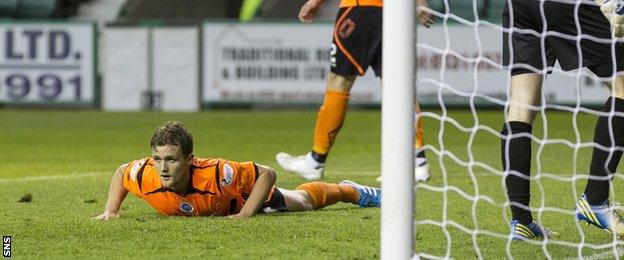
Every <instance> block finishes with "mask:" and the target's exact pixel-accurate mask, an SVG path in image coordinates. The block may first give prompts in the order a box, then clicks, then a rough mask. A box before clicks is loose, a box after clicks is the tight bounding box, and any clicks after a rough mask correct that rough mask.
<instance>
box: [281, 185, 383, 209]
mask: <svg viewBox="0 0 624 260" xmlns="http://www.w3.org/2000/svg"><path fill="white" fill-rule="evenodd" d="M280 191H281V192H282V194H283V195H284V200H285V202H286V208H287V209H288V211H307V210H315V209H320V208H323V207H326V206H329V205H333V204H335V203H338V202H347V203H352V204H357V205H360V206H361V207H379V206H380V203H381V189H379V188H373V187H368V186H364V185H360V184H357V183H354V182H352V181H342V182H341V183H339V184H334V183H326V182H309V183H304V184H302V185H300V186H298V187H297V188H295V190H284V189H280Z"/></svg>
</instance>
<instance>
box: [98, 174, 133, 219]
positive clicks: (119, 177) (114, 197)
mask: <svg viewBox="0 0 624 260" xmlns="http://www.w3.org/2000/svg"><path fill="white" fill-rule="evenodd" d="M126 167H128V164H123V165H121V166H119V168H117V172H115V175H113V178H112V179H111V184H110V187H109V189H108V201H107V202H106V209H105V210H104V213H102V214H100V215H97V216H95V217H92V218H91V219H97V220H109V219H112V218H118V217H119V208H120V207H121V203H122V202H123V201H124V199H125V198H126V195H127V194H128V190H126V188H124V186H123V173H124V171H125V170H126Z"/></svg>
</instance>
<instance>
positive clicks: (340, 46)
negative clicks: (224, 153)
mask: <svg viewBox="0 0 624 260" xmlns="http://www.w3.org/2000/svg"><path fill="white" fill-rule="evenodd" d="M380 50H381V8H379V7H354V8H341V9H340V11H339V12H338V15H337V17H336V24H335V26H334V32H333V41H332V50H331V53H330V54H331V55H330V63H331V69H330V70H331V73H330V74H329V76H328V78H327V85H326V92H325V99H324V100H323V105H322V106H321V108H320V110H319V112H318V116H317V119H316V125H315V129H314V144H313V146H312V150H311V151H310V152H309V153H307V154H306V155H301V156H292V155H290V154H287V153H279V154H277V156H276V160H277V162H278V164H279V165H280V166H282V167H283V168H284V169H286V170H287V171H289V172H293V173H296V174H298V175H300V176H302V177H303V178H305V179H307V180H318V179H320V178H322V174H323V171H324V164H325V160H326V159H327V155H328V153H329V151H330V150H331V148H332V145H333V143H334V141H335V140H336V137H337V135H338V132H339V131H340V128H341V127H342V124H343V123H344V120H345V115H346V112H347V108H348V102H349V91H350V90H351V87H352V86H353V82H354V81H355V78H356V75H364V73H365V72H366V69H367V68H368V67H369V65H370V64H371V63H372V62H373V61H376V59H377V56H376V55H375V54H377V53H378V52H380ZM376 72H377V71H376Z"/></svg>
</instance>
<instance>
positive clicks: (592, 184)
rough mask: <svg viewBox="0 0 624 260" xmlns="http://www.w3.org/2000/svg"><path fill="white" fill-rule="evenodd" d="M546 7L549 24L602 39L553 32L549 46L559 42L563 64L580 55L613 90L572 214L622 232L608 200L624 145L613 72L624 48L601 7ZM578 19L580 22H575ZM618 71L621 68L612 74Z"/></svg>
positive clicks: (620, 81) (572, 65)
mask: <svg viewBox="0 0 624 260" xmlns="http://www.w3.org/2000/svg"><path fill="white" fill-rule="evenodd" d="M547 8H548V10H546V11H548V12H550V13H556V14H559V15H556V16H553V18H552V19H550V20H549V21H548V24H549V28H552V29H553V30H555V31H557V32H560V33H562V34H566V35H578V34H580V33H582V34H583V35H590V36H592V37H594V38H598V39H602V40H606V41H594V40H592V39H587V40H583V41H578V42H577V41H569V40H564V39H562V38H557V37H551V39H549V41H552V42H553V43H552V44H551V45H552V46H555V44H556V45H557V46H558V47H557V48H556V49H555V50H554V51H555V53H556V55H557V58H558V59H559V63H560V64H561V67H562V68H563V69H565V70H568V69H576V68H578V64H579V63H581V62H579V59H581V58H582V64H583V66H587V68H588V69H589V70H590V71H592V72H593V73H594V74H595V75H596V76H598V77H600V78H602V79H603V80H604V82H605V83H607V85H609V86H610V87H611V95H610V97H609V98H607V100H606V102H605V104H604V106H603V109H602V112H603V113H602V114H601V115H599V116H598V120H597V122H596V126H595V130H594V142H595V143H596V144H597V145H596V146H595V147H594V149H593V154H592V159H591V163H590V170H589V175H590V178H589V180H588V182H587V186H586V188H585V191H584V193H583V194H582V195H581V198H580V199H579V200H578V202H577V204H576V208H577V215H576V217H577V218H578V219H579V220H583V221H587V222H588V223H591V224H594V225H596V226H598V227H600V228H602V229H605V230H608V231H610V232H614V233H616V235H618V236H624V221H622V220H621V218H620V216H619V215H618V214H617V212H616V211H615V210H614V209H613V208H612V207H610V202H609V185H610V179H611V177H612V176H613V174H614V173H615V171H616V168H617V165H618V163H619V161H620V158H621V156H622V152H621V151H620V150H619V149H618V147H621V146H623V145H624V140H623V137H624V117H622V116H621V115H622V113H624V78H623V76H622V75H617V74H618V73H621V71H623V70H624V48H623V47H622V45H621V44H616V45H615V46H612V44H611V30H610V24H609V22H608V20H607V19H606V18H605V17H604V16H603V15H600V14H601V11H600V8H599V7H598V6H596V5H594V4H593V3H591V4H587V3H581V5H580V6H576V5H575V4H574V3H571V4H565V3H550V4H549V6H548V7H547ZM576 21H579V24H578V25H577V22H576ZM550 25H553V26H550ZM579 29H580V32H579ZM554 41H558V42H557V43H554ZM579 44H580V46H578V45H579ZM579 47H580V48H579ZM578 50H581V52H582V53H581V55H578ZM613 54H615V55H613ZM614 68H615V69H614ZM617 71H619V72H618V73H616V72H617ZM614 75H616V77H613V76H614Z"/></svg>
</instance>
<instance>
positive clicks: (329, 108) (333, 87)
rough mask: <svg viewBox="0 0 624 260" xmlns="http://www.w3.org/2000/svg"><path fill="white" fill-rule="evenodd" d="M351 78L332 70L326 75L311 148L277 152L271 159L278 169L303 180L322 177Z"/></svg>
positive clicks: (338, 127)
mask: <svg viewBox="0 0 624 260" xmlns="http://www.w3.org/2000/svg"><path fill="white" fill-rule="evenodd" d="M355 77H356V76H355V75H352V76H340V75H338V74H335V73H330V74H329V75H328V77H327V87H326V91H325V98H324V100H323V105H321V108H320V109H319V112H318V114H317V117H316V125H315V127H314V145H313V147H312V151H310V152H308V153H307V154H305V155H299V156H293V155H290V154H287V153H284V152H282V153H278V154H277V155H276V156H275V159H276V160H277V162H278V164H279V165H280V166H281V167H282V168H284V169H285V170H287V171H289V172H294V173H296V174H298V175H299V176H301V177H303V178H305V179H307V180H318V179H320V178H322V176H323V170H324V166H325V160H326V159H327V154H328V153H329V150H330V149H331V147H332V146H333V144H334V141H335V140H336V137H337V135H338V132H339V131H340V128H341V127H342V124H343V123H344V120H345V116H346V114H347V109H348V103H349V91H350V90H351V87H352V86H353V82H355Z"/></svg>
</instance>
